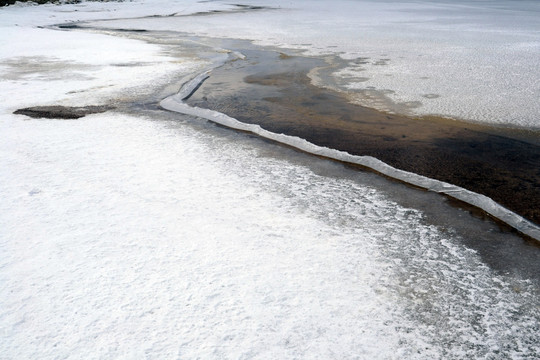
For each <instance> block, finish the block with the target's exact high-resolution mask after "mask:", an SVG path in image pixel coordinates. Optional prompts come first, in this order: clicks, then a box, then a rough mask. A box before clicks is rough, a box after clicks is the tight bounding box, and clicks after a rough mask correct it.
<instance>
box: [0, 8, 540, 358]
mask: <svg viewBox="0 0 540 360" xmlns="http://www.w3.org/2000/svg"><path fill="white" fill-rule="evenodd" d="M340 3H341V2H340ZM342 4H346V2H342ZM230 8H232V7H231V5H226V4H223V3H220V2H217V3H216V2H205V3H196V2H187V1H177V2H174V1H148V2H144V1H134V2H127V3H83V4H80V5H64V6H54V5H46V6H27V5H25V6H21V5H19V6H15V7H8V8H3V9H0V26H1V29H0V30H1V31H0V44H1V47H0V80H1V81H0V91H1V92H2V94H4V96H3V101H2V102H0V134H1V135H0V199H1V201H0V334H1V336H0V349H1V352H0V354H1V355H0V358H6V359H22V358H40V359H54V358H130V359H131V358H133V359H139V358H180V359H192V358H204V359H208V358H216V359H223V358H268V359H275V358H336V359H348V358H351V359H353V358H360V359H373V358H383V359H387V358H390V359H391V358H396V359H397V358H422V359H437V358H481V357H485V358H515V359H521V358H523V359H525V358H537V357H538V356H539V355H540V347H539V345H538V341H537V339H538V335H539V331H540V330H539V328H538V324H539V323H540V300H539V299H540V297H539V296H538V294H539V293H538V281H537V280H538V279H535V278H533V279H530V280H529V279H527V276H525V275H523V274H522V273H520V272H518V271H512V269H513V268H512V267H501V268H497V266H495V265H493V263H497V259H495V260H494V259H492V258H489V257H486V254H487V253H485V252H482V251H481V250H478V251H477V250H473V249H472V248H470V247H468V246H467V245H466V244H471V243H475V242H482V241H485V239H488V241H489V243H490V244H492V242H497V243H498V244H499V243H500V244H510V245H509V246H510V248H511V249H517V248H520V246H522V245H521V243H520V239H518V238H516V237H514V236H513V235H511V234H504V233H500V232H498V230H497V227H496V226H494V225H493V224H490V223H487V222H484V221H482V220H479V219H473V218H470V217H469V216H468V214H467V213H466V212H463V211H460V210H458V209H454V208H451V207H449V206H447V205H445V204H444V203H443V201H442V199H439V198H438V197H437V196H436V195H434V194H426V193H422V192H418V191H416V190H413V189H407V188H405V187H403V186H401V185H398V184H391V183H389V182H388V181H386V180H384V179H379V178H377V177H376V176H375V175H373V174H365V173H360V172H356V171H350V170H347V169H345V168H343V167H342V166H341V165H339V164H333V163H331V162H329V161H325V160H321V159H316V158H311V157H310V156H308V155H306V154H300V153H296V152H294V151H292V150H290V149H285V148H282V147H279V146H277V145H274V144H268V143H265V142H264V141H261V140H260V139H257V138H253V137H249V136H246V135H245V134H236V133H234V132H231V131H228V130H226V129H221V128H217V127H215V126H213V125H211V124H208V123H205V122H204V121H202V120H200V119H195V118H193V117H189V116H183V115H180V114H173V113H166V112H164V111H160V110H151V111H141V112H140V113H136V112H134V111H133V109H132V108H130V107H129V106H128V105H127V104H131V103H133V102H140V101H142V99H146V98H153V97H155V96H156V93H160V92H163V93H166V92H167V91H168V90H166V85H167V84H169V83H173V82H176V81H178V80H179V79H181V78H182V77H184V76H186V75H189V74H192V73H196V72H198V71H200V70H201V69H203V68H205V67H206V66H207V65H208V63H207V61H208V60H207V59H196V58H194V57H193V56H192V54H188V51H187V50H186V52H185V56H183V55H182V54H183V52H182V51H176V52H174V53H175V54H176V55H174V56H173V55H171V54H172V52H171V51H170V49H167V48H166V47H160V46H157V45H151V44H147V43H144V42H141V41H136V40H132V39H126V38H117V37H113V36H106V35H103V34H93V33H87V32H83V31H57V30H51V29H46V28H36V26H37V25H48V24H52V23H60V22H64V21H73V20H78V19H81V20H88V19H101V18H116V17H131V16H142V15H153V14H170V13H176V12H184V13H189V12H197V11H206V10H212V9H221V10H223V9H230ZM75 10H77V11H75ZM298 14H300V12H298ZM243 15H247V16H251V15H250V14H249V13H245V14H242V16H243ZM224 16H229V15H224ZM236 16H240V15H239V14H237V15H236ZM257 16H260V18H264V16H263V15H257ZM298 16H299V15H298ZM162 19H169V18H162ZM185 19H187V21H188V22H189V23H191V25H193V26H195V25H196V24H195V23H193V22H194V21H200V22H201V24H203V25H204V21H208V19H210V17H201V16H199V17H197V19H198V20H191V19H190V18H185ZM155 24H157V22H156V23H155ZM329 24H334V25H333V26H337V25H336V24H335V21H334V22H333V21H331V20H329ZM124 25H125V26H129V25H130V22H125V23H124ZM188 25H189V24H188ZM188 25H186V26H188ZM203 25H201V27H202V26H203ZM133 26H135V27H138V26H141V25H140V24H134V25H133ZM238 26H244V25H241V24H238ZM193 31H194V32H197V31H199V29H198V28H193ZM201 31H202V30H201ZM212 31H214V30H212ZM215 31H218V30H215ZM261 33H262V31H261ZM233 35H234V34H231V36H233ZM254 37H255V34H254ZM164 89H165V90H164ZM56 104H60V105H80V104H84V105H101V104H107V105H114V106H116V107H117V110H113V111H109V112H107V113H102V114H94V115H90V116H87V117H85V118H83V119H80V120H76V121H66V120H45V119H29V118H26V117H23V116H19V115H13V114H12V112H13V111H14V110H16V109H18V108H21V107H25V106H34V105H56ZM404 199H405V200H404ZM414 199H417V200H414ZM434 209H437V211H434ZM443 211H444V212H443ZM458 218H461V220H460V222H461V223H462V226H463V227H464V228H470V231H465V232H464V231H461V230H459V228H458V227H457V224H456V225H455V226H456V227H454V225H453V224H452V222H456V220H455V219H458ZM445 219H452V221H451V222H450V223H445V222H444V221H445ZM489 247H492V245H490V246H489ZM525 250H536V249H527V248H526V246H525ZM512 251H514V250H512ZM509 252H510V251H509ZM519 259H520V260H521V261H522V262H526V261H525V260H524V259H527V253H525V254H524V255H523V256H519ZM499 263H500V262H499Z"/></svg>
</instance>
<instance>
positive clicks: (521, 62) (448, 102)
mask: <svg viewBox="0 0 540 360" xmlns="http://www.w3.org/2000/svg"><path fill="white" fill-rule="evenodd" d="M248 3H250V4H257V5H268V3H267V2H265V1H249V2H248ZM271 5H272V6H273V7H274V8H275V9H273V10H266V11H256V12H250V13H247V14H221V15H219V16H206V17H192V18H185V17H176V18H175V17H170V18H166V19H163V18H161V19H157V18H147V19H140V20H136V21H133V20H129V21H127V22H126V21H113V22H106V23H102V24H101V25H100V24H99V23H96V24H95V25H98V26H111V27H123V28H146V29H153V30H170V29H174V30H175V31H184V32H187V33H193V34H198V35H209V36H219V37H231V38H242V39H251V40H255V41H256V42H257V43H259V44H263V45H273V46H280V47H284V48H294V49H303V50H305V51H306V52H307V53H308V54H319V55H320V54H340V55H341V57H342V58H343V59H345V60H348V61H349V63H348V66H346V67H345V68H343V69H340V70H339V71H337V72H336V73H335V74H334V76H335V78H336V81H337V84H338V87H339V88H342V89H348V90H349V91H357V92H358V93H357V96H356V101H357V102H358V103H360V104H362V105H366V106H370V107H375V108H378V109H381V110H385V111H394V112H410V113H414V114H439V115H444V116H449V117H454V118H461V119H465V120H468V121H478V122H485V123H492V124H497V125H504V126H514V127H525V128H536V129H538V128H540V123H539V120H538V113H539V112H540V104H539V102H538V101H537V99H538V98H540V85H539V84H540V73H539V72H538V69H539V68H540V35H539V34H540V33H539V30H540V16H538V14H540V3H539V2H538V1H519V2H517V1H512V2H510V1H482V2H478V1H442V2H440V1H437V2H435V1H416V2H401V1H339V2H336V1H332V2H324V1H317V2H315V1H295V2H294V3H290V2H288V1H273V2H271Z"/></svg>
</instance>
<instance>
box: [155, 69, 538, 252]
mask: <svg viewBox="0 0 540 360" xmlns="http://www.w3.org/2000/svg"><path fill="white" fill-rule="evenodd" d="M210 72H211V70H207V71H204V72H202V73H200V74H198V75H196V76H194V77H192V78H191V79H189V80H187V81H186V82H185V83H184V84H183V85H182V87H181V88H180V90H179V91H178V93H177V94H175V95H171V96H169V97H167V98H165V99H163V100H162V101H161V102H160V106H161V107H162V108H164V109H166V110H169V111H174V112H179V113H182V114H186V115H192V116H197V117H200V118H204V119H207V120H210V121H212V122H215V123H217V124H220V125H224V126H226V127H229V128H232V129H235V130H241V131H246V132H249V133H253V134H256V135H258V136H260V137H263V138H265V139H269V140H273V141H276V142H278V143H281V144H284V145H287V146H290V147H293V148H295V149H298V150H301V151H304V152H307V153H310V154H314V155H318V156H323V157H326V158H329V159H333V160H337V161H341V162H346V163H351V164H356V165H361V166H364V167H367V168H370V169H372V170H375V171H376V172H378V173H381V174H383V175H385V176H388V177H390V178H393V179H396V180H399V181H403V182H405V183H408V184H411V185H414V186H417V187H420V188H423V189H426V190H429V191H433V192H437V193H440V194H444V195H447V196H449V197H452V198H455V199H457V200H460V201H463V202H465V203H467V204H470V205H473V206H475V207H477V208H479V209H482V210H483V211H485V212H486V213H488V214H489V215H491V216H493V217H494V218H496V219H498V220H500V221H502V222H504V223H506V224H508V225H510V226H511V227H513V228H514V229H516V230H518V231H519V232H521V233H523V234H525V235H527V236H529V237H531V238H533V239H535V240H536V241H538V242H540V227H538V226H537V225H535V224H533V223H532V222H530V221H528V220H526V219H525V218H523V217H522V216H520V215H518V214H516V213H514V212H513V211H510V210H508V209H507V208H505V207H504V206H502V205H500V204H499V203H497V202H495V201H493V200H492V199H491V198H489V197H487V196H485V195H482V194H478V193H475V192H473V191H470V190H467V189H464V188H462V187H460V186H457V185H453V184H449V183H447V182H444V181H440V180H435V179H431V178H428V177H426V176H422V175H419V174H415V173H412V172H408V171H404V170H400V169H396V168H394V167H392V166H390V165H388V164H386V163H385V162H383V161H381V160H379V159H377V158H374V157H371V156H359V155H352V154H349V153H348V152H345V151H341V150H336V149H331V148H327V147H324V146H319V145H316V144H313V143H311V142H309V141H307V140H306V139H303V138H300V137H296V136H291V135H286V134H277V133H274V132H271V131H268V130H266V129H264V128H262V127H261V126H259V125H256V124H247V123H244V122H241V121H239V120H237V119H235V118H233V117H230V116H228V115H226V114H223V113H220V112H218V111H214V110H209V109H203V108H199V107H194V106H190V105H188V104H186V103H185V102H184V100H185V98H186V97H187V96H189V95H190V94H191V93H192V92H193V91H194V90H195V89H196V88H197V87H198V86H199V85H200V84H201V82H202V81H204V80H206V79H207V78H208V77H209V74H210Z"/></svg>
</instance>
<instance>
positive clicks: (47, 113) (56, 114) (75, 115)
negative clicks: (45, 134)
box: [13, 105, 112, 120]
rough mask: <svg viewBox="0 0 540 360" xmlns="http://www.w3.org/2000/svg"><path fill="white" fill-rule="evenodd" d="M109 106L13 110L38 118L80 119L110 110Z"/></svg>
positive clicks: (54, 106) (56, 106) (47, 107)
mask: <svg viewBox="0 0 540 360" xmlns="http://www.w3.org/2000/svg"><path fill="white" fill-rule="evenodd" d="M111 109H112V107H110V106H59V105H53V106H34V107H29V108H24V109H19V110H16V111H14V112H13V113H14V114H17V115H26V116H30V117H32V118H36V119H40V118H42V119H43V118H44V119H64V120H73V119H80V118H82V117H84V116H86V115H89V114H97V113H102V112H105V111H108V110H111Z"/></svg>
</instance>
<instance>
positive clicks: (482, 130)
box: [187, 49, 540, 224]
mask: <svg viewBox="0 0 540 360" xmlns="http://www.w3.org/2000/svg"><path fill="white" fill-rule="evenodd" d="M235 50H236V49H235ZM239 51H241V52H242V53H244V54H247V56H246V58H247V60H248V61H240V62H237V61H235V62H229V63H226V64H225V65H223V66H222V67H220V68H217V69H214V70H213V71H212V73H211V74H210V78H209V79H208V80H206V81H205V82H204V83H202V84H200V87H199V88H198V89H197V91H195V92H194V93H193V94H192V96H191V97H190V98H189V99H188V100H187V103H188V104H189V105H191V106H196V107H199V108H205V109H211V110H215V111H219V112H221V113H224V114H226V115H228V116H231V117H233V118H235V119H237V120H239V121H241V122H245V123H247V124H258V125H260V126H262V127H263V128H264V129H266V130H268V131H271V132H274V133H278V134H279V133H284V134H287V135H291V136H296V137H299V138H302V139H305V140H307V141H309V142H311V143H313V144H315V145H318V146H323V147H327V148H330V149H336V150H340V151H344V152H347V153H350V154H352V155H358V156H372V157H374V158H376V159H379V160H381V161H383V162H385V163H386V164H388V165H390V166H392V167H394V168H397V169H399V170H403V171H406V172H411V173H414V174H418V175H421V176H426V177H428V178H431V179H435V180H439V181H443V182H447V183H450V184H454V185H457V186H459V187H462V188H464V189H467V190H470V191H472V192H475V193H478V194H481V195H485V196H487V197H489V198H491V199H493V200H494V201H496V202H497V203H499V204H501V205H503V206H504V207H506V208H508V209H509V210H511V211H513V212H515V213H517V214H519V215H521V216H523V217H524V218H526V219H528V220H529V221H531V222H533V223H536V224H539V223H540V210H538V209H537V204H539V203H540V195H539V194H540V191H538V189H540V171H538V170H536V171H535V169H539V168H540V146H538V145H537V144H536V143H535V142H536V139H535V137H534V136H532V137H531V140H527V139H523V138H522V134H523V133H520V130H519V129H517V130H516V129H510V130H509V131H506V130H505V129H500V128H495V127H490V126H487V125H482V124H476V123H471V124H469V123H464V122H461V121H453V120H451V119H447V118H440V117H436V116H424V117H410V116H405V115H397V114H387V113H384V112H380V111H378V110H374V109H370V108H365V107H362V106H359V105H355V104H352V103H350V101H349V99H347V97H346V95H344V94H341V93H338V92H336V91H333V90H331V89H326V88H320V87H316V86H314V85H312V83H311V81H310V79H309V78H308V76H307V74H308V72H309V71H310V70H311V69H312V68H313V66H316V63H317V62H319V61H321V60H319V59H314V58H307V57H302V56H282V55H281V54H280V53H279V52H275V51H270V50H252V49H250V50H248V51H246V49H241V50H239ZM270 62H272V63H273V64H274V65H272V66H269V63H270ZM280 68H282V69H280ZM525 134H527V132H525Z"/></svg>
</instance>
